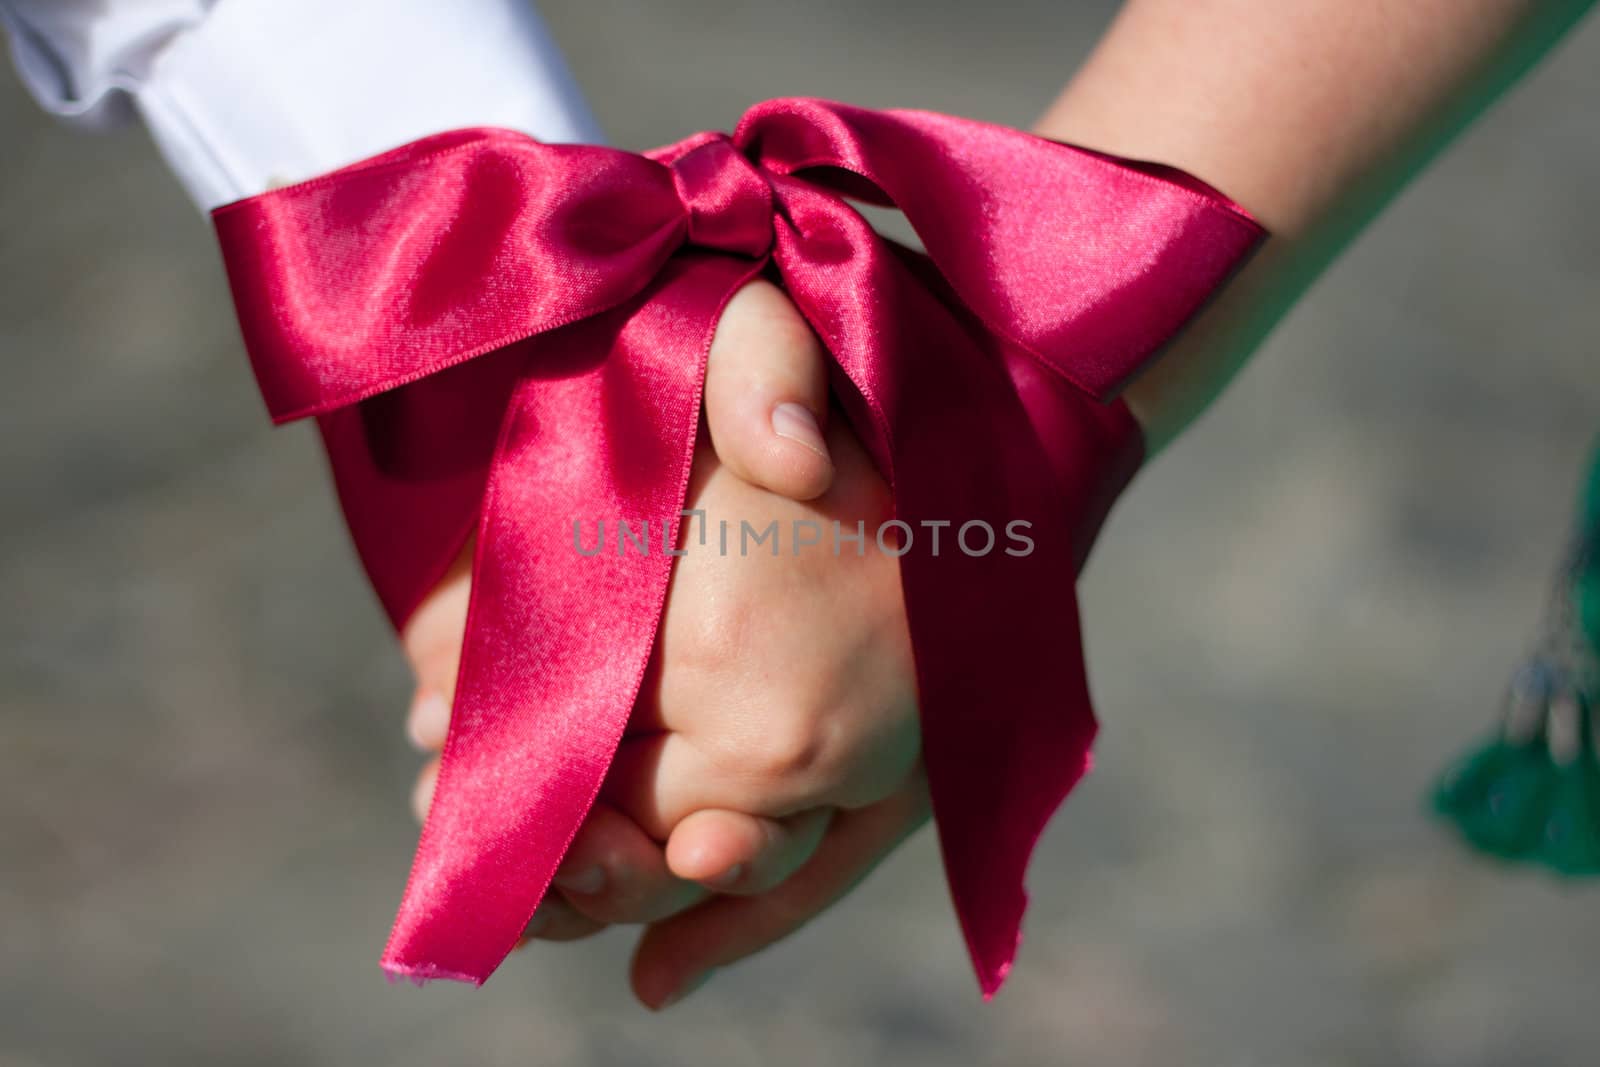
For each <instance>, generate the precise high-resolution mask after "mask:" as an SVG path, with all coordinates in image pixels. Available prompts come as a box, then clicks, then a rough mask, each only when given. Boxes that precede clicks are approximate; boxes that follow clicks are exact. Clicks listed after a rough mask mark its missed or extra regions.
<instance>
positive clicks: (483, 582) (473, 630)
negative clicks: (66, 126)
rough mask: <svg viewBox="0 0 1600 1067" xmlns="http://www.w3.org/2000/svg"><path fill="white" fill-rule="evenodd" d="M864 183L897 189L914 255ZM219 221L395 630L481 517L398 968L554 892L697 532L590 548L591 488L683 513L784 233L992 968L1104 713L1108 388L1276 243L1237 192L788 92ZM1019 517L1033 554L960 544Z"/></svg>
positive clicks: (234, 271)
mask: <svg viewBox="0 0 1600 1067" xmlns="http://www.w3.org/2000/svg"><path fill="white" fill-rule="evenodd" d="M846 197H848V198H852V199H856V200H859V201H864V202H869V203H873V204H878V205H884V206H893V207H896V208H899V209H900V211H902V212H903V213H904V214H905V216H906V217H907V219H908V220H909V221H910V223H911V225H912V227H913V228H914V229H915V230H916V232H917V234H918V236H919V237H920V238H921V240H922V242H923V244H924V247H925V248H926V255H923V254H921V253H917V252H913V251H911V250H909V249H907V248H904V247H903V246H900V245H897V244H895V243H893V242H890V241H888V240H886V239H884V238H882V237H880V236H879V235H878V234H876V233H875V232H874V231H873V229H872V228H871V227H870V226H869V225H868V223H867V222H866V221H865V220H864V219H863V218H862V216H861V215H860V214H858V213H857V212H856V211H855V210H854V209H853V208H851V207H850V206H849V205H848V204H847V203H846V200H845V198H846ZM215 224H216V228H217V233H218V237H219V238H220V240H221V244H222V251H223V255H224V258H225V260H226V263H227V268H228V275H229V279H230V283H231V285H232V289H233V294H234V300H235V303H236V305H237V309H238V315H239V321H240V325H241V327H242V328H243V333H244V338H245V343H246V346H247V348H248V350H249V353H250V358H251V362H252V364H253V366H254V369H255V373H256V376H257V379H258V380H259V383H260V386H261V391H262V394H263V395H264V397H265V399H266V402H267V406H268V408H269V409H270V411H271V413H272V417H273V419H274V421H276V422H287V421H290V420H293V419H298V418H301V417H304V416H313V415H314V416H316V417H317V418H318V421H319V424H320V427H321V430H322V432H323V435H324V439H325V443H326V445H327V448H328V453H329V457H330V460H331V463H332V466H333V470H334V475H335V480H336V482H337V485H338V488H339V493H340V498H341V501H342V503H343V506H344V509H345V514H346V518H347V520H348V523H349V526H350V529H351V532H352V534H353V537H354V540H355V542H356V545H357V547H358V549H359V551H360V553H361V557H362V560H363V563H364V564H365V566H366V568H367V571H368V574H369V575H370V577H371V579H372V581H373V584H374V586H375V587H376V589H377V592H378V594H379V597H380V598H381V599H382V601H383V604H384V606H385V609H386V610H387V612H388V614H389V616H390V618H391V620H392V621H393V622H394V623H395V625H396V626H397V627H398V626H400V625H402V624H403V623H404V621H405V620H406V618H407V617H408V616H409V615H410V613H411V612H412V610H413V609H414V608H415V607H416V605H417V603H418V601H419V600H420V599H421V597H422V596H423V595H424V594H425V593H426V591H427V590H428V589H429V588H430V587H431V586H432V585H434V584H435V583H436V582H437V581H438V580H439V578H440V577H441V575H442V573H443V570H444V568H445V566H446V565H447V564H448V562H449V561H450V560H451V559H452V558H453V557H454V556H455V554H456V553H457V552H458V551H459V549H460V547H461V545H462V544H463V543H464V542H465V539H466V537H467V536H468V535H469V534H470V532H471V531H472V530H473V528H474V527H476V529H477V534H478V540H477V550H476V558H475V559H474V561H473V584H472V602H471V606H470V609H469V614H468V622H467V632H466V639H465V646H464V650H463V654H462V660H461V669H460V679H459V683H458V688H457V692H456V698H455V707H454V710H453V713H452V717H451V722H450V732H449V737H448V740H447V742H446V745H445V750H444V757H443V764H442V769H441V772H440V776H439V781H438V786H437V790H436V793H435V795H434V800H433V806H432V810H431V811H430V813H429V815H428V818H427V822H426V825H425V826H424V828H423V832H422V838H421V841H420V843H419V845H418V848H417V855H416V860H415V863H414V865H413V868H412V872H411V879H410V882H409V884H408V885H407V887H406V892H405V897H404V900H403V902H402V903H401V906H400V912H399V916H398V918H397V920H396V922H395V926H394V931H393V933H392V935H391V937H390V940H389V944H388V947H387V949H386V951H385V953H384V957H383V965H384V967H385V969H386V970H388V971H389V972H390V973H391V974H403V975H408V976H412V977H415V978H419V979H420V978H456V979H462V980H466V981H470V982H473V983H482V982H483V981H484V980H485V979H486V978H487V977H488V975H489V974H490V973H491V972H492V971H493V970H494V969H495V968H496V967H497V966H498V965H499V963H500V961H501V960H502V959H504V958H505V956H506V954H507V953H508V952H509V951H510V950H511V948H512V947H513V946H514V944H515V943H516V941H517V939H518V937H519V935H520V933H521V931H522V929H523V927H524V925H525V924H526V923H527V921H528V919H529V918H530V917H531V915H532V914H533V911H534V909H535V908H536V906H537V905H538V903H539V900H540V898H541V897H542V896H543V894H544V892H545V890H546V888H547V886H548V884H549V881H550V878H551V876H552V875H553V874H554V872H555V870H556V867H557V865H558V864H559V863H560V861H561V858H562V855H563V853H564V852H565V850H566V847H567V846H568V844H569V843H570V842H571V840H572V837H573V835H574V833H575V832H576V830H577V828H578V827H579V825H580V824H581V823H582V821H583V818H584V816H585V814H586V813H587V812H588V810H589V807H590V805H591V804H592V803H593V801H594V798H595V796H596V793H597V791H598V790H599V788H600V784H601V781H602V779H603V778H604V776H605V773H606V770H607V767H608V766H609V764H610V761H611V759H612V756H613V753H614V751H615V749H616V746H617V744H618V742H619V740H620V739H621V737H622V734H623V730H624V727H625V725H626V723H627V721H628V717H629V713H630V711H631V709H632V707H633V705H634V702H635V699H636V696H637V693H638V689H639V686H640V684H641V679H642V677H643V675H644V673H645V669H646V666H647V663H648V660H649V658H650V653H651V648H652V646H653V644H654V641H655V634H656V627H657V625H658V622H659V618H660V615H661V611H662V607H663V604H664V602H665V595H666V589H667V583H668V578H669V576H670V566H671V556H670V555H668V554H667V553H666V552H664V551H650V552H648V553H644V554H641V553H638V552H631V551H630V552H627V553H622V552H620V551H619V552H618V553H616V554H613V553H611V552H609V551H603V552H600V553H598V554H595V555H584V554H582V553H580V552H577V551H574V545H573V543H572V540H571V538H570V536H569V534H570V531H571V529H572V523H573V521H574V520H575V519H580V518H581V519H585V520H587V519H590V518H599V517H602V516H607V517H618V518H622V519H627V520H630V521H631V522H634V523H637V522H639V521H642V520H654V523H653V524H655V523H659V522H660V521H661V520H663V519H672V518H675V517H676V516H677V515H678V513H679V510H680V509H681V508H682V507H683V502H684V494H685V492H686V487H687V480H688V472H689V465H690V458H691V455H692V451H693V447H694V441H695V435H696V428H697V420H698V415H699V406H700V389H701V383H702V379H703V376H704V373H705V358H706V352H707V349H708V347H709V344H710V338H711V334H712V330H713V328H714V326H715V324H716V320H717V318H718V315H719V313H720V311H721V308H722V307H723V305H724V303H725V302H726V301H727V299H728V298H729V297H730V296H731V295H732V294H733V292H734V291H735V290H737V289H738V288H739V287H740V286H741V285H742V284H744V283H745V282H746V281H748V280H749V279H751V278H752V277H754V276H755V275H756V274H758V273H760V272H762V271H764V270H765V271H768V272H769V273H775V276H776V279H777V280H778V281H779V282H780V283H781V285H782V286H783V287H784V289H785V290H786V291H787V292H788V294H789V296H790V297H791V298H792V299H793V300H794V302H795V304H796V306H797V307H798V308H799V309H800V311H801V312H802V313H803V314H804V315H805V317H806V319H807V320H808V321H809V322H810V323H811V325H812V327H813V328H814V329H815V330H816V332H817V334H818V335H819V337H820V338H821V340H822V342H823V344H824V346H825V347H826V348H827V350H828V352H829V353H830V355H831V358H832V360H833V361H834V364H835V368H834V369H835V371H836V373H835V374H834V379H835V390H836V392H837V393H838V394H839V397H840V402H841V403H842V405H843V406H844V408H845V410H846V414H847V415H848V416H849V418H850V420H851V422H852V424H853V426H854V428H855V430H856V432H857V434H858V435H859V436H860V437H861V439H862V441H863V443H864V444H865V446H866V447H867V449H868V451H869V452H870V453H871V455H872V456H873V458H874V460H875V461H876V463H877V465H878V468H879V470H880V471H881V473H882V474H883V476H884V478H885V479H886V480H887V482H888V483H889V485H890V486H891V488H892V490H893V494H894V500H895V507H896V515H897V517H898V518H899V519H900V520H902V521H903V522H905V523H906V524H907V525H908V526H909V527H910V529H911V530H912V531H913V538H912V546H911V550H910V551H908V552H907V553H906V554H905V555H904V556H903V557H902V558H901V560H900V566H901V570H902V585H903V588H904V591H905V600H906V610H907V615H908V621H909V626H910V632H911V638H912V645H913V650H914V653H915V659H916V668H917V682H918V691H919V697H920V706H921V715H922V722H923V747H924V759H925V761H926V766H927V770H928V775H929V782H930V788H931V791H932V796H933V808H934V816H935V821H936V823H937V825H938V829H939V839H940V843H941V846H942V849H943V854H944V860H945V867H946V871H947V874H948V879H949V883H950V888H951V892H952V895H953V898H954V902H955V906H956V910H957V912H958V914H959V916H960V920H961V925H962V929H963V931H964V933H965V935H966V940H967V944H968V948H969V950H970V952H971V955H972V959H973V962H974V965H975V966H976V969H977V972H978V977H979V982H980V984H981V986H982V988H983V991H984V993H985V994H986V995H987V994H989V993H992V992H993V991H994V990H995V989H996V988H998V986H999V984H1000V982H1001V980H1002V979H1003V978H1004V975H1005V972H1006V970H1007V969H1008V967H1009V965H1010V961H1011V959H1012V956H1013V955H1014V953H1015V949H1016V944H1017V935H1018V930H1019V927H1020V924H1021V919H1022V912H1023V909H1024V906H1025V903H1026V897H1025V895H1024V893H1023V890H1022V879H1023V875H1024V873H1025V869H1026V866H1027V862H1028V858H1029V855H1030V853H1031V851H1032V849H1033V845H1034V842H1035V840H1036V838H1037V837H1038V835H1039V833H1040V831H1041V830H1042V829H1043V827H1044V825H1045V823H1046V821H1047V820H1048V819H1049V817H1050V815H1051V814H1052V813H1053V812H1054V810H1055V809H1056V807H1057V806H1058V805H1059V804H1060V802H1061V800H1062V799H1063V798H1064V797H1065V796H1066V794H1067V792H1068V791H1069V790H1070V789H1071V788H1072V786H1073V785H1074V784H1075V783H1076V782H1077V780H1078V779H1079V777H1080V776H1081V775H1082V774H1083V772H1084V770H1085V769H1086V767H1087V763H1088V753H1089V748H1090V743H1091V741H1092V739H1093V736H1094V732H1095V722H1094V716H1093V712H1092V710H1091V708H1090V705H1089V696H1088V688H1087V683H1086V680H1085V677H1084V666H1083V659H1082V652H1081V649H1080V643H1079V631H1078V618H1077V607H1076V600H1075V597H1074V591H1073V590H1074V582H1075V578H1076V574H1077V571H1078V568H1079V567H1080V566H1081V564H1082V561H1083V559H1084V556H1085V555H1086V553H1087V552H1088V548H1089V544H1090V542H1091V541H1092V539H1093V535H1094V532H1095V530H1096V529H1097V528H1098V527H1099V525H1100V523H1101V521H1102V519H1103V518H1104V515H1105V512H1106V510H1107V508H1109V506H1110V503H1111V501H1112V499H1113V498H1114V497H1115V495H1116V494H1117V492H1119V491H1120V490H1121V488H1122V487H1123V486H1124V485H1125V484H1126V482H1127V480H1128V479H1129V478H1130V477H1131V476H1132V473H1133V471H1134V470H1135V469H1136V467H1137V466H1138V463H1139V461H1140V458H1141V453H1140V446H1139V437H1138V433H1137V429H1136V426H1135V424H1134V423H1133V421H1132V418H1131V416H1130V415H1129V414H1128V412H1127V410H1126V407H1125V406H1124V405H1122V404H1120V403H1106V402H1105V401H1107V400H1109V399H1110V398H1111V397H1112V396H1113V395H1114V393H1115V391H1116V390H1117V389H1118V388H1119V387H1120V385H1122V384H1123V383H1125V382H1126V381H1127V380H1128V378H1129V377H1130V376H1131V375H1132V374H1133V373H1134V372H1135V371H1136V370H1137V369H1138V368H1139V367H1140V365H1141V364H1142V363H1143V362H1145V361H1146V360H1147V359H1148V358H1149V357H1150V355H1151V354H1152V353H1153V352H1155V351H1156V350H1157V349H1158V348H1159V347H1160V346H1161V345H1162V344H1163V343H1164V342H1165V341H1166V340H1167V339H1168V338H1170V337H1171V336H1172V335H1173V333H1175V332H1176V331H1177V330H1178V329H1179V328H1180V327H1181V326H1182V325H1183V323H1184V322H1185V321H1186V320H1188V319H1189V318H1190V316H1191V315H1193V314H1194V312H1195V311H1196V310H1197V309H1198V308H1199V307H1200V305H1201V304H1202V303H1204V301H1205V300H1206V299H1207V298H1208V297H1209V296H1210V294H1211V293H1212V291H1213V290H1214V289H1215V288H1216V287H1217V286H1218V285H1219V284H1220V283H1221V282H1222V281H1223V280H1224V279H1225V278H1226V277H1227V276H1228V275H1229V273H1230V272H1231V271H1233V270H1234V269H1235V268H1236V267H1237V266H1238V264H1239V263H1240V262H1242V260H1243V259H1244V258H1245V257H1246V256H1247V255H1248V254H1249V253H1250V252H1251V251H1252V250H1253V248H1254V247H1255V245H1256V244H1257V243H1258V241H1259V240H1260V238H1261V237H1262V230H1261V229H1260V227H1259V226H1257V225H1256V224H1255V223H1254V222H1253V221H1252V220H1251V219H1250V218H1249V216H1248V215H1246V214H1245V213H1244V212H1243V211H1242V210H1241V209H1240V208H1238V207H1237V206H1236V205H1234V204H1232V203H1230V202H1229V201H1227V200H1226V199H1224V198H1223V197H1221V196H1220V195H1219V194H1217V193H1216V192H1215V191H1214V190H1212V189H1210V188H1209V187H1207V186H1205V185H1204V184H1202V183H1200V182H1198V181H1196V180H1194V179H1192V178H1190V177H1188V176H1187V175H1184V174H1182V173H1181V172H1178V171H1174V170H1171V169H1170V168H1165V167H1159V166H1154V165H1150V164H1140V163H1132V162H1128V161H1123V160H1118V159H1115V158H1112V157H1108V156H1104V155H1101V154H1098V153H1094V152H1090V151H1086V150H1083V149H1078V148H1073V147H1070V146H1066V145H1062V144H1057V143H1055V142H1051V141H1046V140H1043V139H1040V138H1037V137H1034V136H1031V135H1028V134H1024V133H1020V132H1017V131H1015V130H1010V129H1005V128H1002V127H997V126H991V125H986V124H983V123H978V122H972V121H968V120H964V119H959V118H952V117H949V116H945V115H938V114H933V113H928V112H920V111H882V112H880V111H871V110H866V109H862V108H856V107H850V106H847V105H843V104H838V103H830V102H825V101H819V100H806V99H796V100H774V101H769V102H767V103H764V104H760V105H758V106H756V107H755V108H753V109H751V110H750V111H749V112H748V113H747V114H746V115H745V116H744V117H743V119H742V121H741V122H740V123H739V126H738V129H737V131H736V132H735V133H734V134H733V136H732V137H731V138H730V137H728V136H726V135H724V134H720V133H702V134H699V135H696V136H694V137H691V138H689V139H687V140H685V141H682V142H680V143H678V144H675V145H672V146H669V147H666V148H660V149H656V150H654V151H650V152H646V153H644V154H642V155H636V154H632V153H628V152H622V151H617V150H613V149H608V148H601V147H587V146H576V145H547V144H541V143H539V142H536V141H534V140H532V139H530V138H528V137H526V136H523V135H521V134H517V133H512V132H509V131H504V130H493V129H474V130H458V131H454V132H450V133H445V134H440V135H438V136H434V137H429V138H425V139H423V140H420V141H417V142H414V143H412V144H409V145H406V146H403V147H401V148H398V149H395V150H393V151H391V152H388V153H386V154H383V155H380V156H377V157H375V158H373V159H370V160H367V161H365V162H362V163H358V164H355V165H353V166H351V167H347V168H345V169H343V170H339V171H336V172H333V173H331V174H328V175H325V176H323V177H321V178H317V179H314V180H312V181H309V182H306V183H303V184H301V185H297V186H292V187H289V188H286V189H281V190H278V191H274V192H270V193H266V194H263V195H261V196H256V197H252V198H250V199H248V200H244V201H240V202H238V203H235V204H231V205H228V206H226V207H223V208H219V209H218V210H217V211H216V213H215ZM1016 520H1021V521H1025V522H1028V523H1031V529H1030V536H1031V537H1032V538H1033V540H1034V541H1035V544H1036V546H1037V547H1036V550H1035V551H1033V552H1032V553H1030V554H1027V555H1024V556H1017V555H1011V554H1007V553H1006V552H1003V551H1000V550H997V549H995V550H991V551H987V552H975V551H969V549H976V548H977V547H979V545H978V544H974V542H980V543H981V541H982V540H983V538H982V537H981V536H980V535H977V534H974V535H973V536H972V537H970V538H968V537H962V538H960V539H959V542H958V538H957V534H958V531H959V530H960V528H961V527H963V526H965V525H968V524H972V523H975V522H984V523H987V524H989V526H990V528H991V529H992V530H1001V529H1004V528H1005V527H1006V525H1007V524H1008V523H1011V522H1013V521H1016ZM947 523H948V524H949V528H947V529H946V528H943V524H947ZM936 527H937V528H936ZM633 528H634V529H637V528H638V526H637V525H635V526H634V527H633ZM658 528H659V527H658ZM974 529H977V528H974ZM930 532H931V533H933V534H934V535H937V534H939V533H941V532H942V533H943V535H944V536H943V539H942V543H941V544H939V546H938V548H934V547H933V543H932V542H931V540H930V538H928V537H926V536H924V535H926V534H928V533H930ZM990 548H991V549H993V545H992V544H991V546H990ZM619 549H620V546H619Z"/></svg>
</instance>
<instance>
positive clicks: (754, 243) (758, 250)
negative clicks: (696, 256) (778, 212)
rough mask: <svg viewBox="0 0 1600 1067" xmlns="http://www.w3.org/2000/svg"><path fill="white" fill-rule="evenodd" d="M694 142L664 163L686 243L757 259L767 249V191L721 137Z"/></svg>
mask: <svg viewBox="0 0 1600 1067" xmlns="http://www.w3.org/2000/svg"><path fill="white" fill-rule="evenodd" d="M698 140H699V143H698V144H695V145H694V147H692V148H689V150H688V151H686V152H684V153H683V154H682V155H680V156H679V157H678V158H677V159H676V160H674V161H673V162H672V163H671V164H669V166H670V168H671V170H672V181H673V184H674V186H676V188H677V190H678V198H679V199H680V200H681V201H683V207H684V211H685V212H686V213H687V215H688V219H689V234H688V241H689V243H690V244H692V245H698V246H699V247H701V248H710V249H714V250H716V251H719V252H731V253H733V254H734V255H740V256H749V257H751V258H752V259H760V258H761V257H762V256H765V255H766V254H767V251H768V250H769V249H770V248H771V247H772V186H771V185H770V184H768V182H767V178H766V176H765V175H764V174H763V173H762V172H761V170H760V169H759V168H758V167H757V166H756V165H755V164H754V163H752V162H751V161H750V160H749V159H748V158H746V157H745V155H744V154H743V153H742V152H740V151H739V150H738V149H737V148H735V147H734V145H733V142H732V141H731V140H729V139H728V137H727V135H726V134H722V133H712V134H706V135H702V137H701V138H699V139H698Z"/></svg>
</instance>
